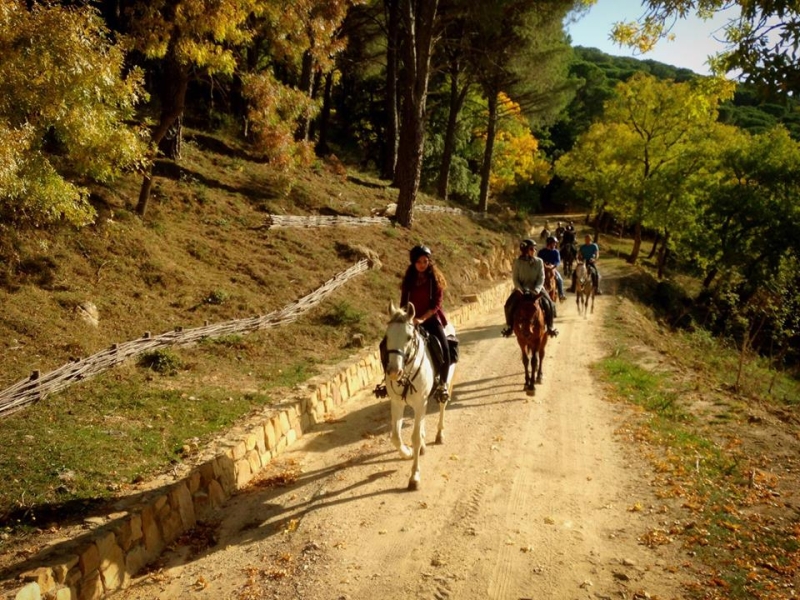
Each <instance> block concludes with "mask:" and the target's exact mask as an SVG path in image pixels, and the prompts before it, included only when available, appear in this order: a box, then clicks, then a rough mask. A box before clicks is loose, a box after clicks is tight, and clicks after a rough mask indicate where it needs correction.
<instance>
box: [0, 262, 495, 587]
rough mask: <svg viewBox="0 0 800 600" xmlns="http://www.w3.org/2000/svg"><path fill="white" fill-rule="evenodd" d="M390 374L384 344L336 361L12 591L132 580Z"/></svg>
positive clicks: (476, 300) (475, 308)
mask: <svg viewBox="0 0 800 600" xmlns="http://www.w3.org/2000/svg"><path fill="white" fill-rule="evenodd" d="M507 264H508V263H507ZM508 267H509V269H508V270H510V264H508ZM506 272H508V271H506ZM509 291H510V284H509V283H505V284H501V285H498V286H496V287H494V288H493V289H490V290H488V291H486V292H484V293H482V294H476V295H474V296H470V297H467V298H465V300H467V302H468V303H467V304H465V305H463V306H461V307H459V308H458V309H456V310H454V311H452V312H450V313H449V314H448V318H449V319H450V320H451V321H452V322H453V324H454V325H455V326H456V327H457V328H458V326H459V325H462V324H464V323H467V322H469V320H470V319H471V318H472V317H473V316H475V315H477V314H481V313H484V312H486V311H488V310H496V311H498V312H499V311H501V308H500V307H501V306H502V304H503V302H504V300H505V297H506V295H507V294H508V292H509ZM382 375H383V370H382V367H381V364H380V357H379V354H378V351H377V350H369V351H367V350H365V351H363V352H362V353H360V354H359V355H357V356H355V357H353V358H351V359H350V360H349V361H348V362H347V363H346V364H343V365H340V366H339V367H336V368H334V369H333V375H332V376H329V377H327V378H324V379H323V378H315V379H312V380H311V381H309V382H308V383H309V386H310V389H311V390H312V391H311V392H310V393H309V394H308V395H306V396H305V397H300V398H297V399H293V400H291V401H287V402H285V403H282V404H280V405H277V406H271V407H269V408H268V409H265V411H264V413H263V414H261V415H259V416H257V417H254V418H252V419H251V420H249V421H248V422H247V423H246V424H244V425H242V426H239V427H237V428H236V429H235V430H234V431H232V432H230V433H229V434H228V435H226V436H225V438H224V439H222V440H221V441H220V443H219V444H217V446H216V447H215V449H213V450H209V451H206V453H205V455H204V456H201V457H199V458H198V459H197V461H196V463H197V464H195V465H194V466H190V467H188V469H187V473H186V474H184V475H183V476H181V477H180V479H179V480H178V481H174V480H170V481H169V483H165V484H164V485H162V486H161V487H158V488H157V489H154V490H152V491H150V492H147V493H145V494H142V495H138V496H136V497H133V498H127V499H123V500H121V501H120V503H119V504H118V505H117V507H116V508H117V509H118V510H119V512H117V513H114V514H111V515H109V516H108V519H102V522H98V523H96V525H97V526H96V528H95V529H93V530H91V531H90V532H88V533H87V534H85V535H83V536H81V537H79V538H77V539H75V540H70V541H69V542H65V543H61V544H57V545H56V547H54V548H53V549H51V551H50V552H48V553H47V554H45V555H41V556H39V557H36V558H34V559H31V560H30V561H29V562H30V568H29V569H27V570H26V571H25V572H24V573H23V574H22V575H21V576H20V579H21V581H22V582H23V587H21V588H20V589H17V590H16V591H14V592H12V595H11V596H7V597H8V598H9V599H10V598H14V599H15V600H41V599H48V600H49V599H52V600H94V599H98V598H103V597H104V596H105V595H106V594H109V593H111V592H113V591H115V590H119V589H121V588H124V587H126V586H127V585H129V582H130V579H131V577H132V576H133V575H135V574H136V573H137V572H139V571H140V570H141V569H142V568H143V567H144V566H145V565H147V564H148V563H150V562H152V561H154V560H155V559H156V558H158V557H159V556H160V555H161V553H162V552H163V551H164V549H165V548H166V547H167V546H168V545H169V544H171V543H172V542H173V541H175V540H176V538H177V537H178V536H179V535H181V534H182V533H184V532H186V531H188V530H189V529H191V528H192V527H194V526H195V524H196V523H197V521H198V519H203V518H204V516H205V515H207V514H208V513H210V511H212V510H214V509H216V508H218V507H220V506H222V505H223V504H224V503H225V501H226V500H227V499H228V498H229V497H230V496H231V495H232V494H234V493H236V492H237V491H238V490H241V489H243V488H244V487H246V486H247V484H248V483H249V482H250V480H251V479H252V478H253V476H254V475H255V474H256V473H257V472H258V471H259V470H260V469H261V468H262V467H264V466H265V465H266V464H267V463H269V462H270V460H272V459H273V458H274V457H276V456H278V455H279V454H281V453H282V452H283V451H284V450H286V448H288V447H289V446H290V445H292V444H293V443H294V442H295V441H296V440H297V439H299V438H300V437H302V436H303V433H304V432H306V431H309V430H311V429H312V428H313V427H314V425H316V424H317V423H320V422H322V421H323V420H324V419H325V416H326V415H327V414H329V413H331V412H332V411H333V410H334V409H335V408H337V407H339V406H340V405H342V404H343V403H345V402H347V401H348V400H349V399H350V398H351V397H352V396H354V395H355V394H356V393H358V392H360V391H362V390H364V389H365V388H368V387H371V386H374V385H375V384H376V383H378V382H379V380H380V378H381V377H382ZM318 380H319V381H318Z"/></svg>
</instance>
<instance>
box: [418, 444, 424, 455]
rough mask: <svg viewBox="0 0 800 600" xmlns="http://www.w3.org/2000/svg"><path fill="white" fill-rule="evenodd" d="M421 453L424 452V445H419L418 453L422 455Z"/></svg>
mask: <svg viewBox="0 0 800 600" xmlns="http://www.w3.org/2000/svg"><path fill="white" fill-rule="evenodd" d="M423 454H425V446H420V447H419V455H420V456H422V455H423Z"/></svg>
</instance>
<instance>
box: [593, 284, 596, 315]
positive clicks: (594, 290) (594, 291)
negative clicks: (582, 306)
mask: <svg viewBox="0 0 800 600" xmlns="http://www.w3.org/2000/svg"><path fill="white" fill-rule="evenodd" d="M596 292H597V288H594V289H593V290H592V314H594V295H595V293H596Z"/></svg>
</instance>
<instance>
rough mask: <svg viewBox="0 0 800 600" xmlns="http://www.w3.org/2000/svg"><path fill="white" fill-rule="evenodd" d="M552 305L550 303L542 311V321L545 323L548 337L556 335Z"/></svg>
mask: <svg viewBox="0 0 800 600" xmlns="http://www.w3.org/2000/svg"><path fill="white" fill-rule="evenodd" d="M553 308H554V307H553V306H552V305H551V306H550V307H549V308H548V309H546V310H545V311H544V322H545V325H547V335H549V336H550V337H556V336H557V335H558V329H555V328H554V327H553Z"/></svg>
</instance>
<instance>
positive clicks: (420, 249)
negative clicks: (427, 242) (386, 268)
mask: <svg viewBox="0 0 800 600" xmlns="http://www.w3.org/2000/svg"><path fill="white" fill-rule="evenodd" d="M421 256H427V257H428V258H430V257H431V249H430V248H428V247H427V246H414V247H413V248H412V249H411V252H409V258H410V259H411V264H414V263H415V262H417V261H418V260H419V258H420V257H421Z"/></svg>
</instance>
